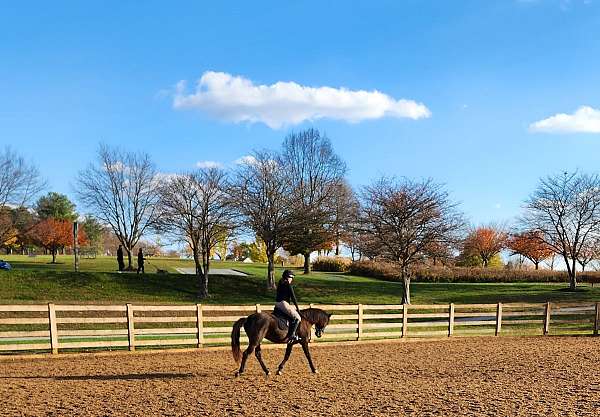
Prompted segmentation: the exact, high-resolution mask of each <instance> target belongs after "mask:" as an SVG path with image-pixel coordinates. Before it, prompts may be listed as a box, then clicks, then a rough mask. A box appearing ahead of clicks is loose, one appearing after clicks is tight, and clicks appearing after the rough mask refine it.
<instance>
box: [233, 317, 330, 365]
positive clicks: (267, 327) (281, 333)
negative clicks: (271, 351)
mask: <svg viewBox="0 0 600 417" xmlns="http://www.w3.org/2000/svg"><path fill="white" fill-rule="evenodd" d="M300 315H301V316H302V321H301V322H300V327H298V332H297V334H298V337H299V338H300V340H298V341H297V342H295V343H294V344H289V345H288V346H287V349H286V350H285V356H284V358H283V361H282V362H281V363H280V364H279V368H278V369H277V375H281V373H282V372H283V367H284V366H285V363H286V362H287V361H288V359H289V358H290V355H291V354H292V348H293V345H295V344H296V343H299V344H300V345H301V346H302V350H304V354H305V355H306V359H307V360H308V364H309V365H310V370H311V371H312V372H313V373H318V371H317V368H315V365H314V364H313V361H312V358H311V356H310V351H309V350H308V342H309V340H310V330H311V328H312V326H313V325H314V326H315V335H316V336H317V337H321V335H322V334H323V331H324V330H325V327H327V325H328V324H329V318H330V317H331V314H327V313H326V312H325V311H323V310H321V309H318V308H307V309H305V310H301V311H300ZM242 326H243V327H244V330H245V331H246V334H247V335H248V339H249V342H248V348H247V349H246V350H245V351H244V353H242V351H241V349H240V330H241V328H242ZM263 339H267V340H270V341H271V342H273V343H286V342H287V329H281V328H280V327H279V323H278V319H277V318H276V317H275V316H273V315H272V314H271V313H262V312H261V313H254V314H251V315H249V316H248V317H246V318H241V319H239V320H238V321H236V322H235V324H234V325H233V330H232V331H231V352H232V353H233V358H234V359H235V361H236V363H240V360H241V361H242V363H241V365H240V369H239V370H238V371H237V372H236V373H235V376H240V375H241V374H242V373H243V372H244V368H245V367H246V360H247V359H248V356H249V355H251V354H252V352H254V354H255V355H256V359H258V363H260V366H261V367H262V369H263V371H264V372H265V374H267V376H268V375H269V369H268V368H267V366H266V365H265V363H264V362H263V360H262V355H261V351H260V342H262V340H263Z"/></svg>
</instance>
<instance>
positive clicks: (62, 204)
mask: <svg viewBox="0 0 600 417" xmlns="http://www.w3.org/2000/svg"><path fill="white" fill-rule="evenodd" d="M35 211H36V213H37V215H38V216H39V218H40V219H42V220H44V219H48V218H50V217H52V218H54V219H57V220H69V221H71V222H72V221H75V220H76V219H77V213H75V204H73V203H72V202H71V200H69V198H68V197H67V196H66V195H64V194H59V193H55V192H50V193H48V194H46V195H45V196H43V197H40V199H39V200H38V201H37V203H36V205H35Z"/></svg>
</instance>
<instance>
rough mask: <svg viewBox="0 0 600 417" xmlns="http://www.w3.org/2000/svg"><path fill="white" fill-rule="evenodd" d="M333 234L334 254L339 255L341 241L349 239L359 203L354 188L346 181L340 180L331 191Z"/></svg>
mask: <svg viewBox="0 0 600 417" xmlns="http://www.w3.org/2000/svg"><path fill="white" fill-rule="evenodd" d="M332 197H333V208H334V211H333V228H332V229H333V230H332V233H333V236H334V240H335V256H339V255H340V247H341V244H342V242H344V243H346V241H348V240H350V239H351V234H352V227H353V224H352V223H353V221H354V219H356V216H357V215H358V210H359V203H358V199H357V198H356V195H355V194H354V190H352V187H351V186H350V184H348V183H347V182H346V181H342V182H340V183H339V184H338V185H337V186H336V187H335V189H334V192H333V195H332Z"/></svg>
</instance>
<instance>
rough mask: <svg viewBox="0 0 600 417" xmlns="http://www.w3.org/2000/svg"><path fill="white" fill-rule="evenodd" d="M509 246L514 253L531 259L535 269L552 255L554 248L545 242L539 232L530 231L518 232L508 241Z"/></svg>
mask: <svg viewBox="0 0 600 417" xmlns="http://www.w3.org/2000/svg"><path fill="white" fill-rule="evenodd" d="M507 247H508V248H509V249H510V250H511V253H512V254H513V255H520V256H523V257H524V258H527V259H529V260H530V261H531V262H532V263H533V265H535V269H536V270H537V269H539V265H540V262H542V261H544V260H546V259H548V258H549V257H550V256H552V253H553V251H552V248H551V247H550V246H548V245H547V244H546V242H544V240H543V239H542V237H541V236H540V234H539V232H535V231H533V232H532V231H529V232H523V233H517V234H515V235H513V236H511V237H510V238H509V239H508V241H507Z"/></svg>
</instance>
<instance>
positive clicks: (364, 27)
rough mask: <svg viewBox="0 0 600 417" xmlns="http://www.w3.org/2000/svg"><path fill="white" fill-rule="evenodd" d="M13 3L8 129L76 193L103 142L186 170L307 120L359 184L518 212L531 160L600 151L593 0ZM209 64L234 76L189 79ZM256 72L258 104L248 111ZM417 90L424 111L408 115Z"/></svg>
mask: <svg viewBox="0 0 600 417" xmlns="http://www.w3.org/2000/svg"><path fill="white" fill-rule="evenodd" d="M13 3H14V4H12V5H9V4H8V3H3V4H2V5H1V6H0V144H2V145H3V144H10V145H11V146H12V147H13V148H14V149H15V150H17V151H18V152H19V153H21V154H23V155H25V156H26V157H27V158H29V159H31V160H33V161H35V162H36V163H37V164H38V165H39V166H40V168H41V171H42V173H43V175H44V176H45V177H46V178H47V179H48V181H49V184H50V187H51V189H53V190H55V191H59V192H63V193H67V194H68V195H73V190H72V188H71V184H72V182H73V178H74V176H75V175H76V173H77V171H78V170H80V169H81V168H83V167H84V166H85V165H86V164H87V163H88V162H90V161H91V160H92V159H93V158H94V153H95V151H96V149H97V146H98V143H99V142H100V141H103V142H105V143H108V144H120V145H122V146H123V147H125V148H128V149H132V150H138V149H140V150H145V151H147V152H148V153H150V154H151V155H152V157H153V158H154V160H155V162H156V163H157V165H158V167H159V169H160V170H161V171H164V172H178V171H185V170H190V169H193V168H194V166H195V165H196V164H197V163H198V162H201V161H216V162H219V163H223V164H225V165H231V164H233V161H235V160H236V159H238V158H240V157H242V156H244V155H247V154H249V153H250V152H251V151H252V150H253V149H261V148H277V147H279V145H280V143H281V141H282V139H283V138H284V136H285V135H286V134H287V133H289V132H290V131H291V130H299V129H302V128H306V127H309V126H312V127H316V128H318V129H321V130H322V131H325V132H326V133H327V135H328V136H329V137H330V138H331V139H332V142H333V144H334V147H335V148H336V150H337V152H338V153H339V154H340V155H341V156H342V157H343V158H344V159H345V160H346V161H347V163H348V166H349V169H350V172H349V179H350V181H351V183H352V184H353V185H355V186H360V185H364V184H367V183H369V182H370V181H372V180H374V179H375V178H377V177H378V176H379V175H381V174H386V175H397V176H407V177H411V178H421V177H432V178H433V179H434V180H436V181H438V182H443V183H445V184H446V185H447V188H448V189H449V191H450V192H451V195H452V197H453V198H454V199H455V200H458V201H460V202H461V207H462V209H463V210H464V211H465V213H466V214H467V216H468V217H469V218H470V220H471V221H472V222H473V223H476V224H478V223H485V222H489V221H500V222H501V221H506V220H510V219H512V218H513V217H514V216H516V215H518V214H519V212H520V206H521V204H522V201H523V200H524V199H525V198H526V197H527V195H528V194H529V193H530V192H531V191H532V190H533V188H534V187H535V185H536V184H537V181H538V179H539V178H540V177H541V176H544V175H547V174H551V173H556V172H562V171H565V170H567V171H571V170H574V169H581V170H584V171H594V170H598V168H599V167H598V165H599V164H598V162H599V161H600V158H599V156H600V133H599V132H600V112H599V111H598V110H597V109H600V87H599V86H600V71H599V69H600V42H599V41H598V39H600V1H596V0H571V1H567V0H537V1H536V0H527V1H525V0H521V1H518V0H503V1H492V0H486V1H481V0H472V1H468V0H465V1H441V0H438V1H426V0H414V1H374V0H372V1H369V2H342V1H315V2H309V1H303V2H281V1H279V2H275V1H273V2H237V3H233V2H231V3H229V2H228V3H226V2H210V3H208V2H207V3H201V2H159V1H156V2H152V1H146V2H143V3H141V2H134V1H120V2H116V1H115V2H108V1H106V2H80V1H72V2H66V1H64V2H26V1H23V2H13ZM17 3H18V4H17ZM211 72H216V73H222V74H220V75H221V76H223V77H225V78H226V80H225V84H226V91H224V90H223V89H222V87H223V86H222V85H219V84H218V83H216V84H215V83H212V84H210V83H209V84H207V85H208V86H207V85H204V87H203V90H201V91H200V93H199V95H198V96H195V94H196V93H198V92H197V91H196V83H197V81H198V80H199V79H200V78H201V77H202V76H203V74H207V73H208V74H209V75H210V74H212V73H211ZM236 77H241V78H243V79H244V80H245V81H243V80H242V81H240V80H241V78H236ZM182 80H185V81H186V87H185V89H180V90H177V88H176V85H177V83H179V82H180V81H182ZM236 80H237V81H240V82H241V84H243V85H242V87H239V86H238V87H239V88H238V87H236V85H234V84H235V82H236ZM278 82H287V83H291V82H293V83H295V85H297V87H296V88H297V89H298V90H299V91H300V92H301V93H302V94H305V95H306V97H304V96H303V97H301V98H300V101H298V99H297V97H296V100H295V101H294V98H293V97H292V98H290V97H289V95H292V96H293V95H294V94H295V93H294V91H292V92H290V91H288V90H289V89H288V88H287V87H289V86H290V85H291V84H279V85H276V83H278ZM244 83H245V84H244ZM273 85H275V86H273ZM257 86H264V87H257ZM286 86H287V87H286ZM320 87H330V88H331V89H328V90H324V89H319V88H320ZM254 88H256V89H258V90H260V91H263V90H264V91H263V93H264V94H266V96H264V97H263V96H261V98H262V99H263V100H264V103H263V104H264V105H263V106H262V107H261V108H260V109H254V108H244V109H242V110H240V108H239V107H238V106H237V104H236V103H238V101H236V100H243V97H241V98H240V96H244V94H246V93H248V91H247V90H249V89H250V90H252V89H254ZM261 88H262V90H261ZM310 88H314V89H315V90H311V89H310ZM340 88H345V89H346V90H347V91H346V90H343V91H342V90H339V89H340ZM292 89H293V88H292ZM207 90H208V92H209V93H211V94H212V95H211V96H210V97H207V96H206V92H207ZM359 90H360V91H363V93H356V94H355V92H356V91H359ZM375 90H376V91H378V92H380V93H381V95H380V96H377V97H375V96H374V95H372V94H373V91H375ZM252 91H254V90H252ZM265 91H266V92H265ZM260 94H262V93H260ZM336 94H337V95H336ZM361 94H362V96H361ZM200 95H202V97H200ZM272 96H276V97H277V100H273V97H272ZM177 97H179V98H181V99H184V100H187V101H185V103H186V106H177V105H176V98H177ZM215 97H216V98H215ZM315 97H320V98H315ZM382 97H383V98H382ZM230 98H231V100H229V99H230ZM305 99H306V100H307V101H306V108H303V105H304V104H303V103H305ZM345 99H348V100H349V101H350V102H352V103H353V106H354V107H352V114H351V115H349V114H347V113H348V112H349V110H348V108H346V107H344V106H342V105H340V102H341V101H343V100H345ZM286 100H288V101H286ZM289 100H291V101H289ZM311 100H312V101H311ZM382 100H383V101H382ZM385 100H387V101H385ZM399 100H407V102H400V101H399ZM382 103H383V104H382ZM386 103H387V104H386ZM402 103H404V104H402ZM418 105H422V106H424V108H425V109H426V110H427V114H424V113H423V112H421V113H420V116H414V115H413V116H414V117H410V116H407V114H408V113H407V112H408V110H410V109H413V110H414V109H415V106H418ZM323 106H325V109H324V108H323ZM382 106H383V107H382ZM386 106H387V107H386ZM406 106H408V110H407V107H406ZM411 106H412V107H411ZM582 106H588V107H585V108H583V109H582V110H580V111H578V109H580V108H582ZM250 107H251V106H250ZM382 108H383V110H382V111H381V112H379V113H378V112H377V110H381V109H382ZM240 112H242V113H244V112H246V113H248V114H250V116H248V117H246V118H245V119H244V120H246V121H243V120H242V121H236V120H238V119H239V118H240ZM246 113H244V114H246ZM275 113H277V114H279V116H278V119H277V121H276V123H275V122H273V121H272V120H270V121H269V120H266V119H265V118H268V117H269V115H271V114H275ZM304 113H306V115H305V116H303V114H304ZM560 114H563V115H560ZM367 115H368V117H367ZM557 115H558V116H557ZM320 116H323V117H320ZM427 116H428V117H427ZM236 118H237V119H236ZM248 119H250V120H252V121H248ZM290 120H295V121H297V120H300V122H299V123H297V124H294V123H295V122H290ZM536 122H538V124H537V125H536V124H535V123H536Z"/></svg>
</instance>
